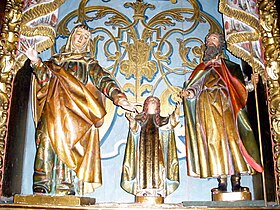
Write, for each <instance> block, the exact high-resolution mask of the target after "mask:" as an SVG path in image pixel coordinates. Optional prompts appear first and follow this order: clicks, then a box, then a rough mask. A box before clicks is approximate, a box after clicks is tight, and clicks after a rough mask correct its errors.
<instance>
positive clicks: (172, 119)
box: [121, 96, 180, 203]
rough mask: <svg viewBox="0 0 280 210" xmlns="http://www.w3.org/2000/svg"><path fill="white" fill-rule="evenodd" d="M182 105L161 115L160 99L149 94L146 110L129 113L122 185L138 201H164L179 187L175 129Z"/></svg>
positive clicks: (145, 104) (145, 103)
mask: <svg viewBox="0 0 280 210" xmlns="http://www.w3.org/2000/svg"><path fill="white" fill-rule="evenodd" d="M179 114H180V106H179V105H177V106H176V109H175V111H174V112H173V113H172V114H171V115H170V116H168V117H162V116H160V100H159V99H158V98H157V97H154V96H149V97H148V98H147V99H146V100H145V102H144V107H143V111H142V112H141V113H140V114H136V115H135V116H133V114H132V113H127V114H126V117H127V119H128V121H129V134H128V138H127V144H126V150H125V156H124V162H123V168H122V178H121V187H122V188H123V189H124V190H125V191H127V192H128V193H131V194H134V195H135V196H136V202H146V201H148V202H150V201H153V202H155V203H163V200H164V197H166V196H167V195H169V194H171V193H172V192H174V191H175V190H176V189H177V188H178V186H179V166H178V157H177V150H176V142H175V135H174V130H173V128H175V126H176V125H177V124H178V122H179Z"/></svg>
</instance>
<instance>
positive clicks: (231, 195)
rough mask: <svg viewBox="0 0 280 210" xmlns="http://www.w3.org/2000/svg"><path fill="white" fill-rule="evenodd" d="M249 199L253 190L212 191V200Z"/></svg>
mask: <svg viewBox="0 0 280 210" xmlns="http://www.w3.org/2000/svg"><path fill="white" fill-rule="evenodd" d="M245 200H246V201H249V200H252V196H251V192H248V191H244V192H212V201H245Z"/></svg>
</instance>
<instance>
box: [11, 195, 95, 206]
mask: <svg viewBox="0 0 280 210" xmlns="http://www.w3.org/2000/svg"><path fill="white" fill-rule="evenodd" d="M95 201H96V200H95V198H90V197H78V196H73V195H67V196H57V195H56V196H51V195H38V194H36V195H15V196H14V204H24V205H52V206H53V205H61V206H83V205H93V204H95Z"/></svg>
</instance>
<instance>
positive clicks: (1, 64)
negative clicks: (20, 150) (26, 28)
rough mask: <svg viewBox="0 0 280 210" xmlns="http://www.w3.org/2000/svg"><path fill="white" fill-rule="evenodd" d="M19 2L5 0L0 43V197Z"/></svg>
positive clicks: (19, 19)
mask: <svg viewBox="0 0 280 210" xmlns="http://www.w3.org/2000/svg"><path fill="white" fill-rule="evenodd" d="M22 6H23V3H22V1H21V0H7V5H6V9H5V16H4V21H3V27H2V31H1V36H2V39H1V41H0V69H1V72H0V195H2V191H3V190H2V189H3V188H2V187H3V177H4V169H5V154H6V145H7V133H8V121H9V109H10V99H11V92H12V81H13V75H14V73H13V72H14V71H13V68H14V64H15V57H16V53H17V46H18V39H19V31H20V23H21V16H22Z"/></svg>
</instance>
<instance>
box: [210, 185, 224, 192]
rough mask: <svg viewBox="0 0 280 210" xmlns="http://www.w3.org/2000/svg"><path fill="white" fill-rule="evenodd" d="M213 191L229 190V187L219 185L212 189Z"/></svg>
mask: <svg viewBox="0 0 280 210" xmlns="http://www.w3.org/2000/svg"><path fill="white" fill-rule="evenodd" d="M211 192H212V193H221V192H227V187H226V186H225V185H220V186H218V187H215V188H212V189H211Z"/></svg>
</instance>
